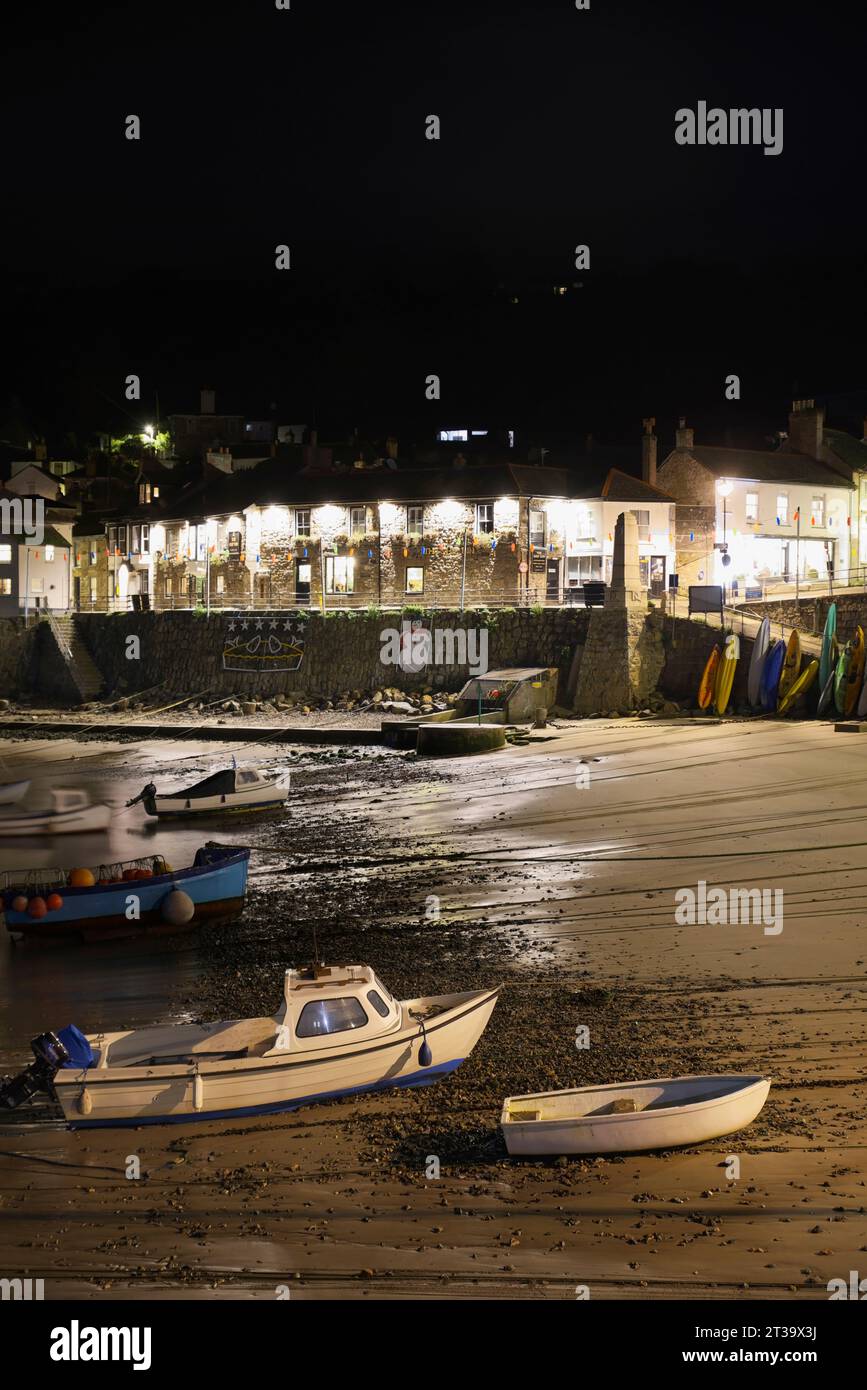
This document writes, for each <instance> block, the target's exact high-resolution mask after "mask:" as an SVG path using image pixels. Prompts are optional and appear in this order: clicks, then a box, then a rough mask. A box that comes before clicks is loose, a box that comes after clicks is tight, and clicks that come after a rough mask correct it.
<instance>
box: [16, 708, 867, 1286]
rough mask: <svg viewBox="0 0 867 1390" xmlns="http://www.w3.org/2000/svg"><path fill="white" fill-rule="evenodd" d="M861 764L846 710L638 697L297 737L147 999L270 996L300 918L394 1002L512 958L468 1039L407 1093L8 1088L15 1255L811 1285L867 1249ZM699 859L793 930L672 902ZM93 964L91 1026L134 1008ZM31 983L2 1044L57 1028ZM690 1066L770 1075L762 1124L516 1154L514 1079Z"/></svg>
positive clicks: (170, 1003) (214, 1002)
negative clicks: (251, 1096) (249, 1097)
mask: <svg viewBox="0 0 867 1390" xmlns="http://www.w3.org/2000/svg"><path fill="white" fill-rule="evenodd" d="M3 751H4V754H5V755H6V758H7V765H11V766H14V765H15V764H16V762H17V760H18V759H19V758H22V759H23V758H24V757H25V756H26V748H25V746H24V745H16V744H4V745H3ZM367 751H368V752H369V750H367ZM121 756H122V757H124V758H127V759H128V758H129V756H130V754H129V750H125V751H124V753H123V754H119V753H112V752H111V750H110V749H106V768H109V767H110V765H111V761H112V758H119V757H121ZM219 756H220V755H219V752H214V751H213V750H209V751H208V753H207V754H203V755H202V757H203V759H206V758H207V759H210V760H211V762H212V763H215V761H216V760H218V759H219ZM281 756H283V757H285V756H286V753H285V749H284V750H281ZM306 756H308V755H307V754H305V757H306ZM865 764H867V739H865V738H862V737H860V736H848V735H843V734H839V733H835V732H834V730H833V726H832V725H830V724H823V723H817V722H810V723H788V722H783V721H775V722H773V723H771V722H769V721H763V720H752V721H737V720H733V721H728V722H723V723H717V722H712V721H707V722H701V721H695V722H693V721H689V720H682V721H671V722H665V721H650V720H648V721H642V722H639V721H637V720H634V719H632V720H613V721H607V720H603V719H596V720H587V721H583V722H580V723H579V722H575V723H571V724H568V725H567V724H561V725H560V726H559V727H550V728H548V729H545V730H539V731H536V732H535V733H534V734H533V735H532V737H531V739H530V741H529V742H528V743H527V744H526V745H525V746H520V747H513V748H508V749H506V750H504V751H502V752H499V753H496V754H491V755H487V756H483V757H480V758H468V759H462V760H452V761H443V762H440V761H439V760H438V761H437V763H436V764H435V765H434V764H426V763H423V762H419V761H417V760H416V759H415V757H414V755H408V756H394V757H390V758H382V759H377V758H371V757H369V756H368V757H361V756H355V757H345V758H344V757H342V756H338V755H334V756H331V757H329V758H328V759H327V760H325V759H319V760H318V761H317V760H311V761H310V762H309V763H307V764H306V767H307V773H308V775H306V776H301V777H299V780H298V785H297V789H296V790H295V792H294V794H293V800H292V803H291V806H290V810H289V813H288V814H287V815H286V816H285V818H283V819H282V820H280V819H279V818H278V820H277V821H276V822H275V821H274V820H268V821H263V822H261V823H260V824H259V825H258V826H257V827H256V828H253V829H251V827H250V826H249V825H245V826H243V828H242V830H241V831H240V833H239V834H238V836H237V837H234V836H233V837H231V838H237V840H238V841H239V842H242V843H249V844H252V845H253V846H254V847H255V849H256V854H255V855H254V860H255V864H256V867H255V872H254V875H253V878H252V888H251V894H250V897H249V900H248V905H247V908H246V912H245V916H244V918H243V919H242V921H241V922H240V923H239V924H237V925H235V926H232V927H224V928H217V929H214V930H212V931H210V932H208V933H207V941H206V942H203V943H200V944H199V946H198V947H197V948H196V952H195V953H192V954H189V955H188V957H187V961H188V966H189V968H188V969H186V970H184V971H183V972H181V973H180V974H177V973H176V974H175V975H173V976H172V977H171V980H170V989H169V990H168V997H167V998H166V1001H165V1008H164V1010H163V1012H162V1015H161V1016H164V1017H179V1016H185V1017H189V1016H192V1017H202V1018H208V1019H210V1018H217V1017H239V1016H246V1015H248V1014H259V1013H273V1012H274V1010H275V1009H276V1007H277V1004H278V1001H279V997H280V990H281V981H282V972H283V969H284V968H285V966H286V965H289V964H300V963H302V962H303V961H304V960H306V959H309V958H310V956H311V955H312V931H313V927H314V924H315V927H316V932H317V939H318V946H319V952H320V954H321V955H322V956H324V957H325V958H327V959H329V960H347V959H349V960H359V961H365V962H367V963H370V964H371V965H373V966H374V967H375V968H376V969H377V971H378V972H379V973H380V974H381V975H382V977H383V979H384V980H385V982H386V983H387V984H388V985H389V987H390V988H391V989H392V990H393V991H394V992H395V993H397V994H400V995H402V996H404V997H406V996H407V995H414V994H417V993H420V992H426V993H433V992H438V991H446V990H452V989H454V990H457V989H469V988H474V987H476V986H477V985H479V986H482V985H488V984H491V983H499V984H501V985H502V994H501V998H500V1002H499V1004H498V1006H497V1009H496V1010H495V1012H494V1015H493V1019H492V1021H491V1024H490V1026H489V1027H488V1029H487V1031H486V1033H485V1035H484V1036H483V1038H482V1040H481V1042H480V1044H479V1045H478V1047H477V1049H476V1050H475V1052H474V1053H473V1055H472V1056H471V1057H470V1059H469V1060H468V1061H467V1062H466V1063H465V1065H464V1066H463V1067H462V1068H461V1069H460V1070H459V1071H458V1072H457V1073H455V1074H454V1075H452V1076H451V1077H448V1078H447V1079H445V1080H443V1081H441V1082H439V1083H438V1084H437V1085H435V1086H431V1087H429V1088H426V1089H422V1090H418V1091H407V1092H394V1093H383V1094H380V1095H377V1096H368V1097H357V1098H352V1099H347V1100H340V1101H335V1102H331V1103H328V1104H323V1105H319V1106H316V1107H310V1108H308V1109H306V1110H302V1111H298V1112H296V1113H294V1114H289V1115H282V1116H274V1117H268V1118H265V1119H262V1120H256V1121H255V1122H252V1121H247V1122H238V1123H236V1124H229V1123H226V1122H222V1121H220V1122H212V1123H208V1124H202V1125H197V1126H174V1127H170V1128H168V1129H163V1128H146V1129H139V1130H122V1131H94V1132H89V1133H85V1132H78V1133H69V1132H67V1131H65V1130H64V1129H63V1128H62V1127H61V1126H60V1124H59V1123H58V1122H57V1121H56V1119H53V1120H52V1119H51V1112H50V1110H49V1108H48V1107H44V1106H43V1107H39V1108H38V1109H37V1110H34V1111H32V1112H25V1111H20V1112H17V1113H16V1114H15V1115H14V1116H10V1117H9V1118H8V1119H6V1120H4V1122H3V1123H2V1124H0V1192H2V1205H0V1246H2V1256H0V1260H2V1266H3V1269H4V1270H6V1271H7V1272H8V1273H9V1274H10V1275H12V1274H20V1275H22V1276H27V1275H30V1276H31V1277H40V1278H44V1279H45V1281H46V1298H52V1299H66V1298H71V1297H87V1298H93V1299H99V1298H101V1297H105V1296H106V1295H107V1294H108V1295H110V1296H111V1297H112V1298H131V1299H138V1298H151V1297H165V1298H178V1297H184V1298H196V1297H201V1298H214V1297H225V1298H233V1299H239V1298H240V1299H249V1298H260V1299H261V1298H265V1299H269V1298H271V1299H273V1298H275V1297H285V1296H286V1293H287V1291H288V1293H289V1294H290V1296H291V1297H292V1298H307V1299H316V1298H332V1297H336V1296H339V1297H341V1298H373V1299H384V1298H400V1297H410V1298H413V1297H418V1296H420V1295H423V1296H425V1297H432V1298H437V1297H442V1298H450V1299H454V1298H468V1299H469V1298H497V1297H500V1298H537V1299H538V1298H551V1299H563V1298H567V1299H574V1298H575V1297H576V1296H581V1291H582V1289H583V1288H585V1287H586V1288H587V1289H588V1290H589V1292H590V1296H591V1297H592V1298H605V1299H617V1298H638V1299H651V1298H653V1299H682V1298H709V1299H710V1298H717V1299H718V1298H727V1299H731V1298H736V1299H752V1298H780V1299H792V1298H797V1299H811V1298H817V1299H827V1297H828V1293H827V1283H828V1280H830V1279H832V1278H847V1277H848V1273H849V1271H850V1270H851V1269H858V1268H859V1265H863V1262H864V1259H865V1255H864V1253H863V1252H864V1251H865V1250H867V1214H865V1206H867V1186H865V1176H867V1173H865V1162H864V1153H865V1138H867V1133H865V1131H867V1121H865V1118H864V1115H865V1105H864V1101H865V1091H867V1059H865V1045H864V1027H863V1023H864V1008H865V1002H867V941H865V936H864V928H865V913H867V869H865V862H864V845H865V837H864V832H863V825H864V812H865V798H864V793H863V785H864V774H865V770H867V767H865ZM113 775H117V774H113ZM130 775H132V774H130ZM136 775H137V774H136ZM374 807H375V811H376V817H375V820H374V818H373V816H372V814H371V811H372V808H374ZM224 838H230V837H224ZM8 857H9V852H8V851H6V858H7V859H8ZM4 862H5V860H4ZM700 882H704V883H706V884H707V886H708V888H711V887H714V886H716V887H722V888H725V889H726V890H728V889H730V888H732V887H735V888H752V887H758V888H766V889H771V890H777V889H779V890H781V892H782V895H783V896H782V898H781V899H780V902H781V905H782V914H781V920H780V921H779V922H778V923H777V924H776V925H775V926H774V928H773V931H772V932H771V931H768V930H766V927H765V926H764V925H763V924H762V923H761V922H749V923H744V924H739V925H731V924H725V925H723V924H720V925H704V924H701V923H696V924H693V925H680V924H679V923H678V921H677V920H676V917H675V910H676V899H675V895H676V894H677V893H678V892H679V891H680V890H682V889H684V888H693V889H696V888H697V885H698V884H699V883H700ZM777 926H779V927H780V928H781V929H780V930H777ZM188 950H189V951H190V952H192V948H188ZM5 966H6V969H7V972H8V971H11V972H12V978H14V972H15V971H16V970H20V969H24V968H26V969H27V970H28V971H32V969H33V967H32V965H31V964H29V963H26V964H25V966H21V965H19V964H17V963H16V962H15V961H11V962H10V961H8V960H7V961H6V962H5ZM100 968H101V969H102V970H103V971H104V972H105V973H104V979H105V980H106V988H105V998H104V1005H103V1008H102V1011H101V1012H102V1018H101V1020H100V1021H101V1022H103V1021H104V1022H106V1023H111V1024H113V1026H116V1027H122V1026H124V1024H125V1023H128V1021H129V1020H130V1018H131V1017H133V1016H135V1017H136V1020H137V1019H138V1016H137V1013H136V1009H137V1005H136V1002H135V1000H134V999H132V998H131V997H130V996H129V995H127V996H126V997H123V995H122V994H121V993H113V992H112V988H111V974H110V966H109V964H108V963H107V962H106V961H104V960H103V961H102V962H101V965H100ZM38 1005H39V999H38V998H37V999H36V1000H35V1001H34V1003H33V1008H34V1010H35V1011H34V1013H33V1017H32V1020H30V1029H31V1031H30V1033H28V1034H27V1035H26V1036H22V1037H21V1039H20V1048H19V1051H18V1060H19V1061H20V1062H21V1064H23V1063H24V1061H25V1060H26V1050H27V1042H28V1038H29V1036H31V1035H32V1034H33V1033H36V1032H37V1031H40V1030H41V1029H42V1028H45V1027H54V1026H62V1025H63V1024H64V1023H66V1022H67V1021H69V1020H68V1019H67V1018H65V1017H63V1018H52V1017H45V1016H44V1015H43V1014H42V1013H39V1012H38ZM74 1021H75V1022H77V1023H79V1025H80V1026H82V1027H85V1028H86V1027H88V1026H90V1024H91V1021H92V1020H91V1019H90V1018H88V1017H86V1016H84V1013H82V1016H80V1017H77V1018H76V1019H75V1020H74ZM582 1026H586V1027H588V1028H589V1030H590V1033H589V1042H590V1045H589V1047H587V1048H577V1047H576V1045H575V1041H576V1029H578V1028H579V1027H582ZM5 1052H6V1050H5V1048H4V1062H5V1063H6V1065H7V1067H8V1064H9V1061H10V1060H11V1059H10V1058H9V1057H8V1056H6V1055H5ZM705 1071H709V1072H717V1071H740V1072H761V1073H763V1074H766V1075H768V1076H770V1077H771V1078H772V1080H773V1085H772V1089H771V1093H770V1098H769V1101H768V1103H767V1105H766V1107H765V1109H764V1110H763V1111H762V1113H761V1114H760V1116H759V1117H758V1119H757V1120H756V1121H755V1122H754V1124H753V1125H751V1126H750V1127H749V1128H748V1129H747V1130H745V1131H743V1132H742V1133H740V1134H738V1135H733V1136H729V1137H727V1138H724V1139H722V1140H718V1141H713V1142H710V1143H706V1144H703V1145H700V1146H698V1147H695V1148H693V1149H687V1150H678V1151H670V1152H664V1153H655V1154H642V1155H624V1156H620V1157H612V1158H607V1159H606V1158H596V1159H594V1158H589V1159H577V1158H576V1159H559V1160H555V1161H553V1162H549V1161H547V1160H546V1161H537V1160H532V1159H531V1160H524V1161H517V1160H511V1159H509V1158H507V1156H506V1152H505V1147H504V1145H503V1142H502V1139H501V1137H500V1134H499V1128H498V1121H499V1110H500V1105H501V1103H502V1099H503V1097H504V1096H506V1095H508V1094H516V1093H520V1092H523V1091H529V1090H544V1089H554V1088H556V1087H561V1086H569V1085H589V1084H592V1083H596V1082H599V1083H602V1082H609V1081H619V1080H628V1079H634V1078H639V1077H652V1076H677V1075H682V1074H686V1073H700V1072H705ZM130 1156H136V1157H138V1158H139V1159H140V1166H141V1177H140V1178H139V1179H138V1180H135V1179H129V1178H127V1177H126V1176H125V1169H126V1167H127V1166H128V1164H129V1158H130ZM732 1158H735V1159H737V1160H738V1164H736V1165H732V1163H731V1161H730V1160H731V1159H732ZM432 1159H436V1160H438V1164H439V1173H440V1175H439V1176H438V1177H434V1176H431V1175H430V1174H431V1172H432V1171H434V1170H435V1168H436V1165H435V1164H434V1165H433V1167H432V1163H431V1160H432ZM733 1167H734V1168H735V1169H737V1168H739V1174H738V1176H737V1178H736V1180H735V1179H733V1178H732V1177H730V1176H729V1174H730V1172H731V1171H732V1169H733Z"/></svg>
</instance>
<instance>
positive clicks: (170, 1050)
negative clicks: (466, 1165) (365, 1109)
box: [0, 965, 497, 1129]
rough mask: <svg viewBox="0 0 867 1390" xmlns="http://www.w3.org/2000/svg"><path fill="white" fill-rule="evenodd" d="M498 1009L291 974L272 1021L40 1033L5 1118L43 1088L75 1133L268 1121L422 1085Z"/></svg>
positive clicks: (12, 1086) (364, 982)
mask: <svg viewBox="0 0 867 1390" xmlns="http://www.w3.org/2000/svg"><path fill="white" fill-rule="evenodd" d="M496 1002H497V990H496V989H484V990H471V991H468V992H467V993H463V994H444V995H433V996H426V997H422V998H419V999H403V1000H399V999H395V998H394V996H393V995H392V994H390V992H389V991H388V990H387V989H386V987H385V985H384V984H383V983H382V981H381V980H380V979H379V978H378V976H377V975H376V974H375V973H374V971H373V970H372V969H371V968H370V966H368V965H334V966H324V965H318V966H312V967H311V968H310V969H308V970H300V971H296V970H287V971H286V974H285V978H284V986H283V1002H282V1004H281V1007H280V1008H279V1009H278V1011H277V1013H276V1015H275V1016H274V1017H273V1018H244V1019H232V1020H230V1021H229V1022H225V1023H206V1024H199V1023H179V1024H171V1025H166V1026H164V1027H160V1026H157V1027H153V1028H137V1029H134V1030H132V1031H131V1032H122V1033H97V1034H94V1035H92V1036H88V1037H85V1036H84V1035H83V1034H81V1033H80V1032H79V1031H78V1029H77V1028H74V1027H71V1026H70V1027H69V1028H66V1029H63V1030H62V1031H61V1032H59V1033H43V1034H41V1035H40V1037H38V1038H35V1039H34V1041H33V1043H32V1044H31V1046H32V1048H33V1051H34V1054H35V1057H36V1060H35V1062H32V1063H31V1064H30V1066H29V1067H28V1068H26V1069H25V1071H23V1072H21V1073H20V1074H19V1075H18V1076H17V1077H14V1078H11V1077H7V1078H6V1079H5V1081H4V1080H3V1079H2V1078H0V1109H2V1108H3V1107H5V1108H13V1107H14V1106H16V1105H19V1104H20V1103H21V1101H22V1100H26V1099H29V1097H30V1096H31V1095H34V1094H36V1092H37V1091H39V1090H42V1091H47V1092H48V1094H49V1095H51V1096H52V1097H53V1098H55V1099H56V1100H57V1101H59V1103H60V1105H61V1106H62V1107H63V1113H64V1115H65V1116H66V1119H67V1121H68V1123H69V1125H70V1127H71V1128H73V1129H79V1128H91V1127H94V1126H108V1127H115V1128H116V1127H119V1126H129V1125H148V1124H151V1125H152V1124H182V1123H188V1122H190V1121H196V1120H222V1119H234V1118H236V1117H237V1118H243V1117H244V1116H247V1115H269V1114H276V1113H278V1112H280V1111H286V1110H297V1109H298V1108H299V1107H300V1106H302V1105H310V1104H312V1103H313V1102H314V1101H321V1100H332V1099H334V1098H335V1097H337V1096H349V1095H357V1094H359V1093H361V1092H364V1091H380V1090H385V1089H387V1088H390V1087H393V1086H426V1085H428V1084H429V1083H430V1082H432V1081H437V1080H439V1078H440V1077H442V1076H445V1075H447V1074H448V1073H449V1072H452V1071H454V1070H455V1069H456V1068H457V1067H459V1066H460V1065H461V1062H463V1061H464V1059H465V1058H466V1057H468V1056H469V1054H470V1053H471V1052H472V1050H473V1048H474V1047H475V1045H476V1043H477V1042H478V1040H479V1038H480V1037H481V1035H482V1033H483V1032H484V1030H485V1027H486V1025H487V1023H488V1020H489V1019H490V1017H491V1014H492V1013H493V1010H494V1005H495V1004H496Z"/></svg>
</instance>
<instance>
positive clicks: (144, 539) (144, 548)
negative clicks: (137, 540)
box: [141, 522, 151, 555]
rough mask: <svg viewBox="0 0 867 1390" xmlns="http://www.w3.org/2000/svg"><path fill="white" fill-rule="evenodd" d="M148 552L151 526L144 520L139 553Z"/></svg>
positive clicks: (145, 553) (146, 553)
mask: <svg viewBox="0 0 867 1390" xmlns="http://www.w3.org/2000/svg"><path fill="white" fill-rule="evenodd" d="M150 552H151V528H150V526H149V524H148V523H147V522H144V523H143V525H142V528H141V553H142V555H150Z"/></svg>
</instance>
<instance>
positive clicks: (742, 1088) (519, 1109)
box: [500, 1076, 771, 1154]
mask: <svg viewBox="0 0 867 1390" xmlns="http://www.w3.org/2000/svg"><path fill="white" fill-rule="evenodd" d="M770 1088H771V1083H770V1081H769V1080H768V1079H767V1078H766V1077H764V1076H677V1077H673V1078H666V1079H665V1080H661V1081H631V1082H625V1083H624V1084H623V1085H613V1086H583V1087H580V1088H579V1089H578V1090H575V1091H542V1092H540V1093H538V1094H536V1095H526V1096H509V1097H508V1098H507V1099H506V1101H505V1102H504V1104H503V1113H502V1115H501V1117H500V1126H501V1128H502V1131H503V1137H504V1139H505V1141H506V1148H507V1149H508V1151H509V1153H510V1154H604V1153H630V1152H634V1151H636V1150H638V1151H644V1150H646V1149H669V1148H674V1147H675V1146H677V1145H680V1144H700V1143H702V1141H703V1140H705V1139H718V1138H719V1137H720V1135H723V1134H733V1133H734V1132H735V1130H739V1129H743V1128H744V1126H745V1125H748V1124H750V1123H751V1122H752V1121H753V1120H754V1119H755V1118H756V1116H757V1115H758V1113H759V1111H760V1110H761V1108H762V1106H763V1105H764V1103H765V1101H766V1100H767V1098H768V1091H769V1090H770Z"/></svg>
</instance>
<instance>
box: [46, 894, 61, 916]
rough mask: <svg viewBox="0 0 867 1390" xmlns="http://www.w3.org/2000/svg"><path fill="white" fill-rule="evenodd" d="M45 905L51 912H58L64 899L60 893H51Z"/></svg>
mask: <svg viewBox="0 0 867 1390" xmlns="http://www.w3.org/2000/svg"><path fill="white" fill-rule="evenodd" d="M45 905H46V907H47V908H48V911H49V912H56V911H57V909H58V908H59V907H63V899H62V898H61V896H60V894H59V893H49V895H48V897H47V898H46V899H45Z"/></svg>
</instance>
